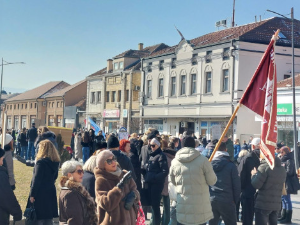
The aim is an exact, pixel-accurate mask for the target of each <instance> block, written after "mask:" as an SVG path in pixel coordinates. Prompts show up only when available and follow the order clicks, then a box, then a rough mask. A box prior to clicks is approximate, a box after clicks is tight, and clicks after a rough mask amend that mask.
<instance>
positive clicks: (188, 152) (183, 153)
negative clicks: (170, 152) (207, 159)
mask: <svg viewBox="0 0 300 225" xmlns="http://www.w3.org/2000/svg"><path fill="white" fill-rule="evenodd" d="M200 155H201V154H200V152H199V151H197V150H196V149H194V148H189V147H183V148H182V149H180V150H179V151H177V153H176V155H175V159H177V160H178V161H179V162H181V163H186V162H191V161H193V160H194V159H196V158H197V157H199V156H200Z"/></svg>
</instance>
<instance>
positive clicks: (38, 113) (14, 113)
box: [5, 81, 70, 129]
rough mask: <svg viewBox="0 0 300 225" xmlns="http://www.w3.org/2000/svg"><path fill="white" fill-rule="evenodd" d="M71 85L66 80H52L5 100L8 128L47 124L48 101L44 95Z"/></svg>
mask: <svg viewBox="0 0 300 225" xmlns="http://www.w3.org/2000/svg"><path fill="white" fill-rule="evenodd" d="M67 86H70V85H69V84H68V83H66V82H64V81H52V82H48V83H46V84H43V85H41V86H39V87H37V88H34V89H31V90H29V91H26V92H24V93H22V94H19V95H17V96H15V97H12V98H9V99H7V100H6V101H5V106H6V107H5V108H6V111H7V128H8V129H10V128H12V127H13V128H15V129H21V128H23V127H26V128H29V127H30V126H31V123H32V122H35V123H36V124H37V126H39V125H45V124H46V108H47V107H46V102H45V99H44V97H43V96H45V95H47V94H50V93H53V92H56V91H58V90H61V89H63V88H65V87H67Z"/></svg>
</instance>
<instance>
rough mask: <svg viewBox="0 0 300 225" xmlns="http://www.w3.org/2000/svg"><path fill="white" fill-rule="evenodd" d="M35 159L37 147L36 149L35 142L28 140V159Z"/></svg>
mask: <svg viewBox="0 0 300 225" xmlns="http://www.w3.org/2000/svg"><path fill="white" fill-rule="evenodd" d="M30 155H31V160H34V158H35V149H34V142H31V141H28V152H27V159H30Z"/></svg>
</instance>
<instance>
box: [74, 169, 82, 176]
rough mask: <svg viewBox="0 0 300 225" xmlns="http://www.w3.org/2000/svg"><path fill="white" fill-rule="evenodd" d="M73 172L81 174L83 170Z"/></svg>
mask: <svg viewBox="0 0 300 225" xmlns="http://www.w3.org/2000/svg"><path fill="white" fill-rule="evenodd" d="M73 173H77V174H79V175H81V174H84V171H83V170H75V171H74V172H73Z"/></svg>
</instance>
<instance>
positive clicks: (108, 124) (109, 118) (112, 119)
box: [103, 109, 120, 133]
mask: <svg viewBox="0 0 300 225" xmlns="http://www.w3.org/2000/svg"><path fill="white" fill-rule="evenodd" d="M103 119H104V124H105V133H118V129H119V128H120V110H118V109H104V111H103Z"/></svg>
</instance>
